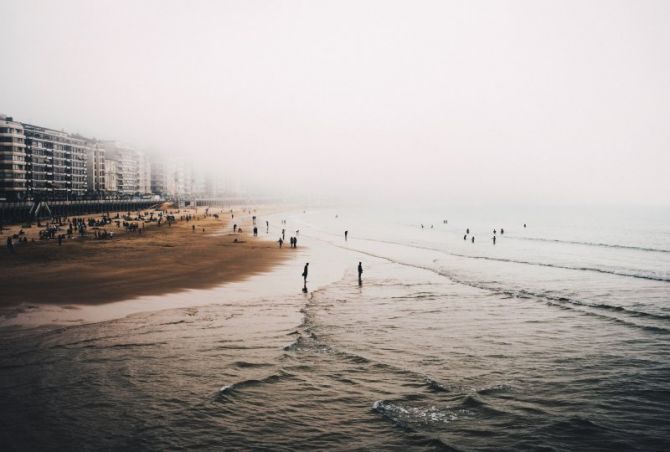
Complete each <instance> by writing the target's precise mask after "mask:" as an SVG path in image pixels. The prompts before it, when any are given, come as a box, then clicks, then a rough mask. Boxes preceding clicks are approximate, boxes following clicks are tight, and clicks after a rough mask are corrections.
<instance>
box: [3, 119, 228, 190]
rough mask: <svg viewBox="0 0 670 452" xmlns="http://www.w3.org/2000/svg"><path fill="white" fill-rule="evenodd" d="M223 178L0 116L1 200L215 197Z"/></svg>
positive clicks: (212, 172) (185, 162)
mask: <svg viewBox="0 0 670 452" xmlns="http://www.w3.org/2000/svg"><path fill="white" fill-rule="evenodd" d="M227 180H228V178H222V177H220V175H219V174H218V172H217V171H215V170H214V169H213V168H208V167H206V166H205V165H201V166H200V167H198V168H196V165H194V163H193V162H192V161H190V160H176V159H171V158H165V157H164V156H160V155H153V156H151V158H150V156H149V155H147V154H146V153H144V152H142V151H138V150H137V149H135V148H133V147H131V146H127V145H123V144H119V143H118V142H116V141H98V140H95V139H91V138H86V137H83V136H80V135H76V134H70V133H66V132H63V131H59V130H55V129H50V128H47V127H41V126H36V125H33V124H27V123H22V122H18V121H14V120H13V119H12V118H11V117H7V116H5V115H0V201H23V200H27V201H30V200H67V199H72V200H76V199H85V198H86V197H91V198H93V197H95V198H101V197H118V196H122V197H132V196H147V195H151V194H156V195H161V196H166V197H175V196H176V197H185V196H203V197H204V196H217V195H220V194H223V192H226V191H227V190H226V189H225V184H226V181H227Z"/></svg>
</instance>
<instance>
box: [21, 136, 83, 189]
mask: <svg viewBox="0 0 670 452" xmlns="http://www.w3.org/2000/svg"><path fill="white" fill-rule="evenodd" d="M23 129H24V133H25V144H26V148H25V149H26V163H27V165H26V166H27V188H28V196H29V197H31V198H33V199H70V198H73V199H76V198H79V197H82V196H83V195H84V194H85V193H86V189H87V177H86V173H87V171H86V160H87V154H88V143H87V142H86V141H85V140H84V139H82V138H78V137H75V136H72V135H68V134H67V133H65V132H61V131H58V130H53V129H48V128H46V127H39V126H35V125H32V124H25V123H24V124H23Z"/></svg>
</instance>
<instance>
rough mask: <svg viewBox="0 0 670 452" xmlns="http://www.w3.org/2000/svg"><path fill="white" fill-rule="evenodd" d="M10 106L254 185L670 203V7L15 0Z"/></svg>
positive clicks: (376, 194) (9, 40) (464, 197)
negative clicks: (182, 157) (200, 164)
mask: <svg viewBox="0 0 670 452" xmlns="http://www.w3.org/2000/svg"><path fill="white" fill-rule="evenodd" d="M0 6H1V8H0V9H1V13H0V30H2V38H3V45H2V49H3V51H2V55H1V56H0V67H1V69H2V78H1V79H0V80H1V82H0V112H4V113H6V114H8V115H11V116H14V117H15V118H16V119H18V120H21V121H25V122H31V123H35V124H39V125H43V126H47V127H51V128H56V129H65V130H67V131H70V132H79V133H81V134H84V135H87V136H93V137H97V138H105V139H119V140H122V141H124V142H127V143H132V144H135V145H136V146H138V147H139V148H142V149H147V150H153V151H156V152H161V153H164V154H166V155H182V156H186V157H188V158H189V159H192V160H194V161H196V162H202V163H203V164H205V165H206V166H207V167H209V168H215V169H216V170H217V171H220V173H221V174H222V177H224V175H226V176H225V177H229V176H228V175H229V174H234V175H235V177H236V178H239V180H240V181H242V183H243V184H244V186H245V187H246V188H247V189H249V190H253V191H263V190H264V191H266V192H268V193H271V194H274V195H288V194H291V195H293V194H304V195H310V196H324V197H327V198H329V199H333V198H336V197H338V196H341V197H342V198H343V199H359V200H366V201H373V202H377V201H380V200H387V201H389V200H391V201H400V202H425V201H431V200H439V201H441V202H459V203H504V202H508V203H509V202H514V203H603V202H606V203H619V202H621V203H642V204H667V203H668V199H670V196H669V195H670V174H669V173H670V170H669V168H670V126H669V125H670V83H668V81H669V80H670V27H668V24H670V2H667V1H658V2H654V1H632V0H631V1H627V2H622V1H563V2H558V1H556V2H544V1H534V0H533V1H505V2H503V1H492V2H469V1H458V2H449V1H435V2H427V1H426V2H410V1H404V2H392V1H360V2H359V1H352V2H347V1H332V2H325V1H302V2H301V1H262V2H261V1H237V2H224V1H193V2H187V1H162V0H161V1H142V2H139V1H132V2H131V1H119V0H115V1H94V2H92V1H64V0H59V1H54V2H47V1H44V2H36V1H26V0H21V1H9V0H5V1H1V2H0Z"/></svg>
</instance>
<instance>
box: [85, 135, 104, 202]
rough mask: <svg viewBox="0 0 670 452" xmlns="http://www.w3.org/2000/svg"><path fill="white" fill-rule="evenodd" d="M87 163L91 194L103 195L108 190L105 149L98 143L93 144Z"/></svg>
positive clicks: (88, 186) (90, 147) (88, 183)
mask: <svg viewBox="0 0 670 452" xmlns="http://www.w3.org/2000/svg"><path fill="white" fill-rule="evenodd" d="M88 151H89V152H88V156H87V161H86V170H87V174H86V176H87V184H86V185H87V188H88V191H89V193H97V194H102V193H104V192H105V191H106V190H107V188H106V187H107V185H106V183H105V176H106V171H105V147H104V146H103V145H102V144H101V143H98V142H91V143H90V146H89V149H88Z"/></svg>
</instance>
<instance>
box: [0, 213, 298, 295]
mask: <svg viewBox="0 0 670 452" xmlns="http://www.w3.org/2000/svg"><path fill="white" fill-rule="evenodd" d="M199 212H200V213H199V215H198V218H196V219H195V220H193V221H190V222H187V221H185V220H184V221H177V222H176V223H173V225H172V226H171V227H168V225H167V224H165V223H163V224H162V226H161V227H159V226H157V225H156V223H147V224H146V227H145V229H144V231H143V233H142V234H139V233H137V232H124V231H123V228H121V229H117V227H116V225H108V226H107V227H106V229H107V230H108V231H113V232H114V234H115V235H114V238H113V239H111V240H96V239H94V238H93V231H92V229H91V228H89V229H88V234H87V237H84V238H79V237H77V238H74V239H70V240H65V241H64V242H63V245H62V246H59V245H58V242H57V240H45V241H38V240H36V241H35V242H30V241H29V242H28V243H25V244H17V245H16V253H15V254H10V253H9V251H8V250H7V249H6V248H4V249H3V250H2V251H1V252H0V269H1V271H0V288H1V293H2V296H1V297H0V308H7V307H11V306H16V305H19V304H22V303H26V304H53V305H61V306H67V305H77V304H88V305H91V304H102V303H108V302H113V301H120V300H127V299H131V298H135V297H139V296H144V295H161V294H165V293H171V292H176V291H181V290H186V289H202V288H208V287H213V286H216V285H219V284H222V283H225V282H232V281H239V280H242V279H244V278H246V277H249V276H251V275H253V274H257V273H260V272H266V271H269V270H271V269H272V267H273V266H274V265H276V264H277V263H279V262H280V261H282V260H283V259H284V258H286V257H288V256H289V254H288V253H290V252H291V249H290V248H283V249H279V248H278V246H277V244H276V243H275V242H269V241H263V240H258V239H254V238H253V237H251V234H250V233H251V230H252V227H251V224H250V223H251V218H250V217H248V218H246V219H245V220H243V221H240V220H242V219H241V218H238V215H236V218H235V221H236V222H238V224H240V225H241V226H242V227H243V228H244V233H243V234H233V233H232V223H231V222H230V216H229V214H222V215H221V219H217V218H214V217H212V216H209V217H207V218H204V216H203V213H204V209H199ZM215 212H217V211H216V210H215ZM185 213H187V212H186V211H184V210H182V211H181V213H180V214H176V217H177V219H179V218H180V215H184V214H185ZM191 213H193V212H192V211H191ZM85 217H86V218H88V217H91V218H92V217H94V216H92V215H91V216H85ZM140 223H141V222H140ZM193 225H196V230H195V231H193V230H192V226H193ZM203 228H204V232H203ZM14 229H16V231H15V230H14ZM259 229H261V226H259ZM11 230H12V232H17V231H18V228H17V227H15V228H12V229H11ZM26 232H27V233H28V237H29V240H30V238H32V236H34V235H35V234H36V228H35V227H34V226H33V228H31V229H26ZM63 232H64V231H63ZM263 232H264V231H263ZM7 235H8V231H7V230H5V231H3V234H2V239H3V244H4V240H6V237H7ZM75 236H76V234H75ZM235 239H237V240H238V243H235Z"/></svg>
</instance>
